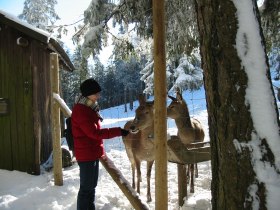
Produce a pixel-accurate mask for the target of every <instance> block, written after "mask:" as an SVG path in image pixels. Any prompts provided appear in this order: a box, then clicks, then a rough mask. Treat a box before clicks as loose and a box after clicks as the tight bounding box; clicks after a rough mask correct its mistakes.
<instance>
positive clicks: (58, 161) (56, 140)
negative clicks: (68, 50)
mask: <svg viewBox="0 0 280 210" xmlns="http://www.w3.org/2000/svg"><path fill="white" fill-rule="evenodd" d="M58 62H59V61H58V55H57V54H56V53H51V54H50V66H51V86H52V89H51V91H52V93H56V94H58V93H59V63H58ZM51 104H52V108H51V110H52V113H51V119H52V141H53V174H54V184H55V185H58V186H62V185H63V176H62V154H61V153H62V152H61V142H60V141H61V140H60V139H61V134H60V110H59V105H58V103H56V101H55V100H54V97H53V96H52V97H51Z"/></svg>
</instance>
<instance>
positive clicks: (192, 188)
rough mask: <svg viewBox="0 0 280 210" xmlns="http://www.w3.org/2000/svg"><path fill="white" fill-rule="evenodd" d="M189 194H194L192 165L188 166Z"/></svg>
mask: <svg viewBox="0 0 280 210" xmlns="http://www.w3.org/2000/svg"><path fill="white" fill-rule="evenodd" d="M190 173H191V175H190V193H194V164H190Z"/></svg>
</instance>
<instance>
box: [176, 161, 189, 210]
mask: <svg viewBox="0 0 280 210" xmlns="http://www.w3.org/2000/svg"><path fill="white" fill-rule="evenodd" d="M177 171H178V199H179V206H180V207H181V206H183V205H184V198H185V197H187V172H186V165H182V164H177Z"/></svg>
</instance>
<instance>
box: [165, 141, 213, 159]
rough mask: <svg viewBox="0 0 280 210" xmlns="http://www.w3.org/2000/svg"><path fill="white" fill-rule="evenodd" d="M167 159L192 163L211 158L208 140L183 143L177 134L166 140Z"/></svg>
mask: <svg viewBox="0 0 280 210" xmlns="http://www.w3.org/2000/svg"><path fill="white" fill-rule="evenodd" d="M167 145H168V147H167V154H168V161H169V162H174V163H179V164H192V163H199V162H204V161H208V160H211V148H210V142H200V143H193V144H188V145H185V144H183V143H182V142H181V141H180V140H179V138H178V137H177V136H171V140H169V141H168V142H167Z"/></svg>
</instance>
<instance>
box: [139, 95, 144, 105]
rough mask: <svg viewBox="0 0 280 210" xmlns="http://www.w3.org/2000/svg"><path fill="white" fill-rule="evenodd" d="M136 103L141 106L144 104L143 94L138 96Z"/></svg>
mask: <svg viewBox="0 0 280 210" xmlns="http://www.w3.org/2000/svg"><path fill="white" fill-rule="evenodd" d="M138 101H139V104H140V105H143V104H144V103H145V102H146V99H145V96H144V95H143V94H139V97H138Z"/></svg>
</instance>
